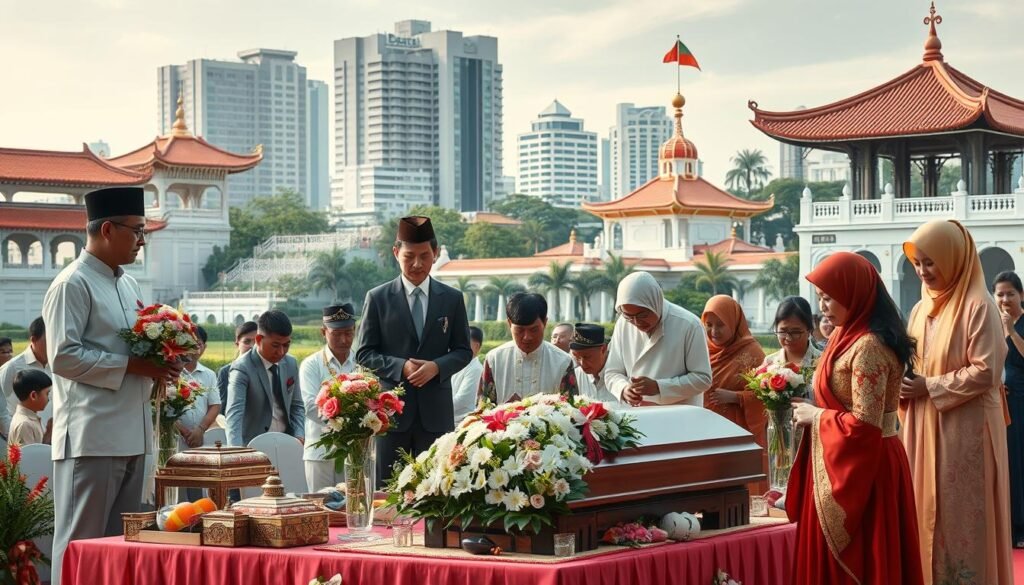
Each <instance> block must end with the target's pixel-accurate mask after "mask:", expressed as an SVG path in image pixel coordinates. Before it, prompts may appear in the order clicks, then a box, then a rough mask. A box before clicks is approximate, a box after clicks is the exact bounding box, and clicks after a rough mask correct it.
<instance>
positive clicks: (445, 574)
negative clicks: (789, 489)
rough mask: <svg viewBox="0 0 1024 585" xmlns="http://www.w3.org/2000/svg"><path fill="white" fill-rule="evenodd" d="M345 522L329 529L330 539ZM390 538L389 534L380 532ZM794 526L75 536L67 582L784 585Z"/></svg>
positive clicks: (149, 584) (156, 584)
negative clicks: (495, 547) (552, 547)
mask: <svg viewBox="0 0 1024 585" xmlns="http://www.w3.org/2000/svg"><path fill="white" fill-rule="evenodd" d="M341 530H344V529H331V540H330V542H332V543H333V542H337V539H336V538H335V536H336V535H337V534H338V533H339V532H340V531H341ZM386 536H388V537H390V535H386ZM795 542H796V530H795V525H792V524H785V525H781V526H768V527H764V528H758V529H754V530H750V531H746V532H739V533H734V534H725V535H721V536H717V537H713V538H707V539H703V540H698V541H694V542H689V543H681V544H670V545H666V546H661V547H652V548H647V549H642V550H632V551H625V552H623V553H618V554H612V555H604V556H599V557H593V558H588V559H580V560H578V561H571V562H566V563H556V564H533V563H515V562H501V561H486V562H485V561H475V560H474V561H463V560H451V559H436V558H424V557H415V556H408V557H395V556H383V555H374V554H367V553H360V552H354V551H353V552H344V553H334V552H322V551H316V550H313V548H312V547H302V548H292V549H267V548H254V547H244V548H218V547H209V546H170V545H162V544H148V543H134V542H125V541H124V540H123V539H122V538H121V537H119V536H117V537H109V538H96V539H89V540H79V541H75V542H72V543H71V545H70V546H69V547H68V550H67V553H66V554H65V556H64V571H63V577H62V583H63V584H64V585H95V584H97V583H103V584H109V585H113V584H120V585H134V584H138V585H163V584H166V585H191V584H203V585H262V584H266V585H293V584H294V585H307V584H308V583H309V580H310V579H313V578H315V577H316V576H318V575H323V576H325V577H330V576H332V575H334V574H335V573H341V575H342V577H343V578H344V582H345V584H346V585H379V584H391V583H395V584H406V583H409V584H414V585H429V584H433V583H437V584H443V585H463V584H464V585H481V584H491V583H494V584H499V583H510V584H517V585H518V584H522V585H577V584H579V585H584V584H586V585H604V584H607V585H612V584H621V583H643V584H645V585H646V584H656V583H693V584H696V585H705V584H707V583H710V582H711V576H712V575H713V573H714V571H715V570H716V569H718V568H722V569H725V570H726V571H728V572H729V573H730V575H732V577H733V578H734V579H738V580H741V581H743V583H745V584H749V585H760V584H770V585H776V584H777V585H783V584H786V583H789V579H790V574H791V560H792V558H793V550H794V546H795Z"/></svg>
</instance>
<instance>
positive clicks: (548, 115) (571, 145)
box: [518, 100, 597, 208]
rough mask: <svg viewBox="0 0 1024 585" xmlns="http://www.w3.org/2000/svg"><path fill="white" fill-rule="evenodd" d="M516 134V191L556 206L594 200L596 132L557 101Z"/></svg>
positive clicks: (577, 205)
mask: <svg viewBox="0 0 1024 585" xmlns="http://www.w3.org/2000/svg"><path fill="white" fill-rule="evenodd" d="M530 126H531V128H530V131H529V132H527V133H525V134H520V135H519V140H518V146H519V192H520V193H522V194H524V195H533V196H535V197H541V198H542V199H544V200H545V201H547V202H548V203H551V204H552V205H555V206H557V207H573V208H576V207H579V206H580V205H581V204H582V203H583V202H584V201H594V200H596V199H597V133H595V132H587V131H585V130H584V129H583V120H580V119H578V118H573V117H572V112H570V111H569V109H568V108H566V107H565V106H563V105H562V104H561V103H560V102H559V101H558V100H555V101H553V102H551V105H549V106H548V107H547V108H545V109H544V111H542V112H541V113H540V114H539V115H538V116H537V119H536V120H534V121H533V122H532V123H531V124H530Z"/></svg>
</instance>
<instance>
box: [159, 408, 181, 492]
mask: <svg viewBox="0 0 1024 585" xmlns="http://www.w3.org/2000/svg"><path fill="white" fill-rule="evenodd" d="M157 434H158V441H157V445H156V467H157V469H160V468H163V467H166V466H167V461H168V460H170V458H171V456H172V455H174V454H175V453H177V452H178V431H177V429H175V428H174V422H173V421H171V422H167V421H160V427H159V429H158V431H157ZM177 501H178V488H176V487H165V488H164V503H166V504H174V503H177Z"/></svg>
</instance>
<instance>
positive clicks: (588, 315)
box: [583, 295, 594, 323]
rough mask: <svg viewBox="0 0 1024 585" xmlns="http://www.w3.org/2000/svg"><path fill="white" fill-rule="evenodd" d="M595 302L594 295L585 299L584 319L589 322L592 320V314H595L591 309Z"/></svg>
mask: <svg viewBox="0 0 1024 585" xmlns="http://www.w3.org/2000/svg"><path fill="white" fill-rule="evenodd" d="M593 302H594V295H590V296H589V297H587V298H586V299H585V300H584V301H583V320H584V321H586V322H588V323H589V322H590V321H591V320H592V318H591V315H593V313H594V312H593V310H591V308H590V305H591V304H592V303H593Z"/></svg>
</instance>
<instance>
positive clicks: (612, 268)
mask: <svg viewBox="0 0 1024 585" xmlns="http://www.w3.org/2000/svg"><path fill="white" fill-rule="evenodd" d="M635 270H636V269H635V268H634V267H632V266H628V265H627V264H626V261H625V260H623V259H622V256H616V255H615V254H612V253H610V252H609V253H608V258H607V259H606V260H605V261H604V263H603V265H602V267H601V281H600V286H601V290H602V291H605V292H607V293H608V294H609V295H611V297H612V306H613V307H614V306H615V305H616V300H617V299H616V296H617V295H618V291H619V283H620V282H622V279H623V278H626V277H627V276H629V275H630V274H632V273H633V272H634V271H635Z"/></svg>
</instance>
